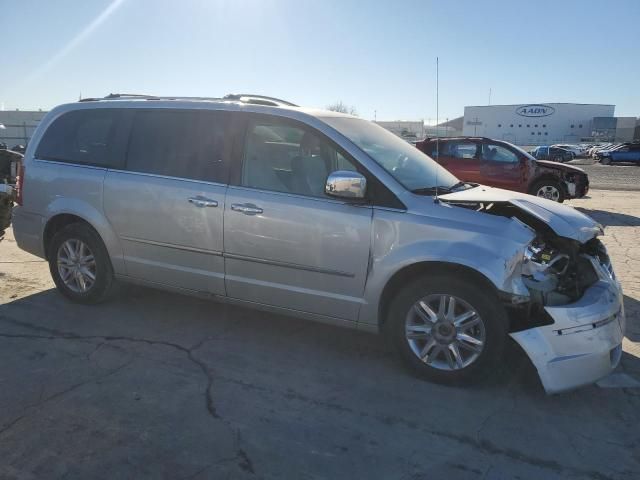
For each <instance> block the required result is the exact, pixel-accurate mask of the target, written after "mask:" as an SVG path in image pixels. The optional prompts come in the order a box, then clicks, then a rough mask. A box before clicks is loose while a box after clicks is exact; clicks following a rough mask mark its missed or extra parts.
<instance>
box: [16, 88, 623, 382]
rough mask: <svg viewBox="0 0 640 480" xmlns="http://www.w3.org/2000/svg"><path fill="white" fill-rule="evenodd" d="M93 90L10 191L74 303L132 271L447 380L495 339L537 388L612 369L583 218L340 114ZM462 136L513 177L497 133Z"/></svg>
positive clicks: (69, 109) (609, 294) (605, 294)
mask: <svg viewBox="0 0 640 480" xmlns="http://www.w3.org/2000/svg"><path fill="white" fill-rule="evenodd" d="M108 98H109V99H104V100H100V99H94V100H90V101H82V102H78V103H75V104H69V105H62V106H59V107H57V108H55V109H53V110H52V111H50V112H49V113H47V114H46V116H45V118H44V119H43V120H42V121H41V123H40V124H39V126H38V128H37V129H36V131H35V133H34V135H33V138H32V140H31V142H30V143H29V146H28V147H27V152H26V156H25V160H24V169H23V175H21V176H20V181H19V182H18V185H17V188H18V203H19V206H18V207H16V209H15V212H14V234H15V239H16V242H17V244H18V246H19V247H20V248H22V249H24V250H26V251H28V252H31V253H33V254H35V255H37V256H39V257H41V258H45V259H47V260H48V262H49V266H50V271H51V275H52V277H53V280H54V282H55V284H56V287H57V288H58V290H59V291H60V292H61V293H62V294H63V295H64V296H66V297H67V298H69V299H70V300H72V301H75V302H81V303H90V304H93V303H98V302H100V301H103V300H105V299H106V298H107V297H108V296H109V294H110V293H111V291H112V286H113V285H114V282H115V281H123V282H136V283H141V284H144V285H149V286H153V287H156V288H163V289H168V290H175V291H178V292H183V293H190V294H194V295H204V296H207V297H213V298H216V299H220V300H224V301H227V302H232V303H235V304H240V305H245V306H250V307H253V308H258V309H264V310H269V311H273V312H280V313H283V314H289V315H294V316H298V317H302V318H306V319H313V320H318V321H324V322H328V323H332V324H339V325H344V326H348V327H352V328H358V329H362V330H366V331H375V332H380V333H381V334H383V335H384V336H386V337H387V338H388V339H389V340H390V341H391V342H392V343H393V344H394V345H395V347H396V348H397V350H398V352H399V353H400V356H401V357H402V359H403V360H404V361H405V362H406V364H407V365H408V366H409V367H410V368H411V369H413V370H414V371H415V372H416V373H417V374H418V375H421V376H423V377H425V378H427V379H431V380H433V381H437V382H444V383H464V382H470V381H473V380H476V379H477V378H479V376H481V375H482V374H485V373H487V372H491V371H492V369H493V368H494V366H495V365H496V364H497V363H499V362H506V361H508V360H507V359H505V358H503V347H504V345H505V343H506V341H507V338H508V337H509V336H510V337H512V338H513V339H515V340H516V341H517V342H518V343H519V344H520V345H521V346H522V348H523V349H524V351H525V352H527V354H528V355H529V357H530V358H531V359H532V361H533V363H534V365H535V366H536V368H537V369H538V372H539V375H540V378H541V380H542V384H543V385H544V387H545V389H546V390H547V392H559V391H562V390H566V389H569V388H574V387H577V386H580V385H584V384H588V383H590V382H593V381H595V380H597V379H599V378H601V377H603V376H605V375H607V374H608V373H609V372H610V371H612V370H613V369H614V368H615V367H616V365H617V364H618V362H619V360H620V356H621V353H622V346H621V343H622V338H623V333H624V313H623V310H622V292H621V288H620V285H619V283H618V282H617V281H616V280H615V276H614V274H613V270H612V267H611V264H610V261H609V257H608V256H607V253H606V250H605V247H604V245H603V244H602V243H601V242H600V241H599V239H598V238H597V237H598V235H599V234H600V233H601V231H602V229H601V227H600V226H599V225H598V224H597V223H596V222H595V221H593V220H592V219H591V218H589V217H588V216H586V215H584V214H582V213H581V212H579V211H577V210H575V209H573V208H571V207H567V206H563V205H560V204H558V203H555V202H551V201H548V200H546V199H543V198H536V197H532V196H530V195H526V194H523V193H516V192H512V191H507V190H501V189H497V188H491V187H485V186H479V185H473V184H469V183H466V182H465V181H461V180H460V179H458V178H456V177H455V176H454V175H453V174H451V173H450V172H448V171H447V170H446V169H445V168H443V167H442V166H440V165H438V164H437V163H436V162H434V161H433V160H432V159H430V158H429V157H428V156H426V155H425V154H423V153H422V152H420V151H419V150H418V149H417V148H415V147H413V146H411V145H409V144H408V143H407V142H405V141H404V140H402V139H400V138H398V137H396V136H395V135H394V134H393V133H390V132H388V131H387V130H385V129H384V128H382V127H380V126H379V125H376V124H374V123H372V122H369V121H366V120H363V119H360V118H356V117H352V116H350V115H344V114H339V113H335V112H325V111H319V110H312V109H304V108H300V107H296V106H293V105H292V104H290V103H288V102H284V101H279V100H275V99H269V98H264V97H256V96H248V95H244V96H232V97H226V98H223V99H208V100H204V99H192V100H190V99H180V98H176V97H172V98H171V99H168V98H162V97H127V96H123V95H112V96H110V97H108ZM151 100H153V101H151ZM465 142H466V139H465ZM473 148H476V149H478V148H480V149H481V151H483V152H485V153H486V154H487V155H489V154H490V155H494V156H495V157H496V158H497V157H500V158H501V160H500V161H504V162H505V163H513V164H514V165H515V166H514V169H518V171H520V172H526V171H527V169H522V170H520V166H521V165H522V163H521V162H520V160H519V159H520V158H521V157H519V156H518V161H513V162H512V158H513V157H514V156H517V155H516V154H515V153H513V150H512V149H511V148H508V147H505V146H503V145H502V144H494V143H491V142H490V141H486V142H485V141H484V140H481V139H476V140H474V141H472V142H470V143H463V144H461V145H460V149H461V150H462V151H465V149H467V151H469V152H473ZM488 149H492V150H493V149H495V151H494V152H492V153H490V152H489V151H488ZM520 155H522V154H520ZM522 158H527V159H528V158H529V157H527V156H525V157H522ZM533 161H534V162H535V160H533ZM527 165H528V164H527ZM527 168H529V167H527ZM531 168H533V167H531ZM551 171H553V172H556V173H554V175H556V176H554V177H553V178H554V180H555V179H559V178H561V174H559V173H557V172H559V170H553V169H552V170H551ZM562 175H564V174H562ZM554 185H556V186H557V185H559V184H558V183H555V184H554ZM212 310H213V311H215V307H212ZM87 319H88V320H90V319H89V318H87ZM185 328H186V327H185Z"/></svg>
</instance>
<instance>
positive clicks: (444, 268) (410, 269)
mask: <svg viewBox="0 0 640 480" xmlns="http://www.w3.org/2000/svg"><path fill="white" fill-rule="evenodd" d="M445 274H448V275H455V276H458V277H462V276H463V275H464V276H465V277H467V278H469V279H470V280H471V282H472V283H474V284H476V285H479V286H483V287H485V288H487V289H489V291H491V292H492V293H493V294H495V296H496V298H498V296H499V290H498V289H497V288H496V286H495V284H494V283H493V282H492V281H491V280H489V278H488V277H486V276H485V275H484V274H483V273H481V272H479V271H478V270H475V269H473V268H471V267H469V266H467V265H462V264H460V263H453V262H444V261H431V260H426V261H420V262H416V263H413V264H411V265H406V266H404V267H403V268H401V269H399V270H398V271H397V272H395V273H394V274H393V275H392V276H391V277H390V278H389V280H388V281H387V283H386V284H385V286H384V288H383V290H382V294H381V295H380V301H379V303H378V328H379V329H382V326H383V325H384V323H385V321H386V319H387V313H388V311H389V305H390V303H391V300H392V299H393V297H394V296H395V295H396V293H397V292H398V291H399V290H400V289H401V288H402V286H403V285H406V284H407V283H408V282H411V281H413V280H415V279H416V278H418V277H420V276H422V275H445Z"/></svg>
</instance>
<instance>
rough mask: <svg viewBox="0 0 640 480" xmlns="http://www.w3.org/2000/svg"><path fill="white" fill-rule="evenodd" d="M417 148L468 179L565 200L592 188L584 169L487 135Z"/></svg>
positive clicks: (427, 143)
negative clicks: (539, 155) (538, 157)
mask: <svg viewBox="0 0 640 480" xmlns="http://www.w3.org/2000/svg"><path fill="white" fill-rule="evenodd" d="M416 147H417V148H419V149H420V150H421V151H423V152H424V153H426V154H427V155H429V156H430V157H431V158H433V159H434V160H436V161H437V162H438V163H440V164H441V165H442V166H443V167H445V168H446V169H447V170H449V171H450V172H451V173H453V174H454V175H455V176H456V177H458V178H459V179H461V180H463V181H465V182H473V183H480V184H483V185H488V186H491V187H499V188H504V189H507V190H514V191H516V192H524V193H530V194H531V195H536V196H538V197H543V198H548V199H550V200H554V201H556V202H563V201H564V200H565V199H567V198H581V197H584V196H585V195H586V194H587V192H588V191H589V178H588V176H587V174H586V173H585V172H584V170H582V169H580V168H577V167H574V166H570V165H563V164H560V163H557V162H551V161H546V160H536V159H535V158H534V157H532V156H531V155H530V154H528V153H527V152H525V151H524V150H522V149H521V148H518V147H516V146H515V145H512V144H511V143H508V142H504V141H502V140H492V139H490V138H484V137H455V138H453V137H449V138H440V139H435V138H431V139H425V140H423V141H422V142H418V143H417V144H416Z"/></svg>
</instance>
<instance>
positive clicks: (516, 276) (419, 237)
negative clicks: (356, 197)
mask: <svg viewBox="0 0 640 480" xmlns="http://www.w3.org/2000/svg"><path fill="white" fill-rule="evenodd" d="M402 215H407V214H396V213H395V212H376V214H375V215H374V225H373V245H372V249H371V261H370V269H369V275H368V277H367V284H366V287H365V294H364V297H365V303H364V305H363V306H362V308H361V311H360V317H359V322H360V323H361V324H363V325H364V324H368V325H378V322H379V318H378V315H379V306H380V299H381V298H382V293H383V291H384V288H385V286H386V285H387V283H388V282H389V281H390V280H391V278H392V277H393V276H394V275H395V274H396V273H397V272H399V271H401V270H403V269H404V268H406V267H409V266H411V265H415V264H418V263H422V262H442V263H448V264H455V265H461V266H463V267H467V268H470V269H472V270H474V271H476V272H478V273H480V274H481V275H483V276H484V277H485V278H487V279H488V280H489V282H491V283H492V284H493V285H494V286H495V288H496V289H497V290H500V291H503V292H508V293H512V294H514V295H520V296H526V297H528V296H529V291H528V290H527V288H526V287H525V285H524V284H523V283H522V280H521V276H520V269H519V267H520V261H521V259H522V258H523V254H524V249H525V248H526V246H527V245H528V243H529V242H530V241H531V240H532V239H533V236H534V234H533V232H532V231H531V230H530V229H529V228H528V227H526V226H525V225H523V224H522V223H520V222H519V221H517V220H512V219H509V218H503V217H495V216H491V217H490V220H489V221H490V223H497V224H498V225H497V227H498V228H496V227H495V226H492V228H490V229H487V228H485V227H486V226H479V225H478V224H473V225H467V227H468V228H465V227H464V226H463V224H461V222H458V221H456V222H449V221H443V220H442V219H438V218H426V219H424V220H423V219H419V221H416V218H417V216H415V215H411V218H407V217H402ZM487 218H489V217H488V216H487ZM407 220H408V221H407Z"/></svg>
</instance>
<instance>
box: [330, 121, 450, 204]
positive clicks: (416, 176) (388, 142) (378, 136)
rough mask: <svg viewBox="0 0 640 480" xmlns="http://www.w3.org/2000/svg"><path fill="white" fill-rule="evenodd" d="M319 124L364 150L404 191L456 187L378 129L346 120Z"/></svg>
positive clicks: (414, 152)
mask: <svg viewBox="0 0 640 480" xmlns="http://www.w3.org/2000/svg"><path fill="white" fill-rule="evenodd" d="M322 120H323V121H324V122H325V123H327V124H328V125H330V126H332V127H333V128H335V129H336V130H338V131H339V132H340V133H341V134H343V135H344V136H345V137H347V138H348V139H349V140H351V141H352V142H353V143H355V144H356V145H357V146H358V147H360V148H361V149H362V150H364V151H365V152H366V153H367V154H368V155H369V156H370V157H371V158H372V159H373V160H374V161H375V162H376V163H377V164H378V165H380V166H381V167H382V168H384V169H385V170H386V171H387V172H389V173H390V174H391V176H392V177H393V178H395V179H396V180H397V181H398V182H400V183H401V184H402V185H403V186H404V187H405V188H407V189H408V190H411V191H415V190H429V189H433V188H435V187H436V186H438V187H442V188H443V189H450V188H452V187H454V186H456V185H458V184H459V183H460V182H459V181H458V179H457V178H456V177H455V176H453V175H452V174H451V173H449V172H448V171H447V170H445V169H444V168H443V167H441V166H440V165H438V164H437V163H436V162H435V161H433V160H432V159H431V158H430V157H428V156H427V155H425V154H424V153H422V152H421V151H420V150H418V149H417V148H416V147H414V146H413V145H411V144H409V143H407V142H405V141H404V140H402V139H401V138H399V137H397V136H395V135H394V134H393V133H391V132H390V131H388V130H385V129H384V128H382V127H381V126H380V125H376V124H375V123H372V122H369V121H367V120H362V119H359V118H349V117H324V118H322Z"/></svg>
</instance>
